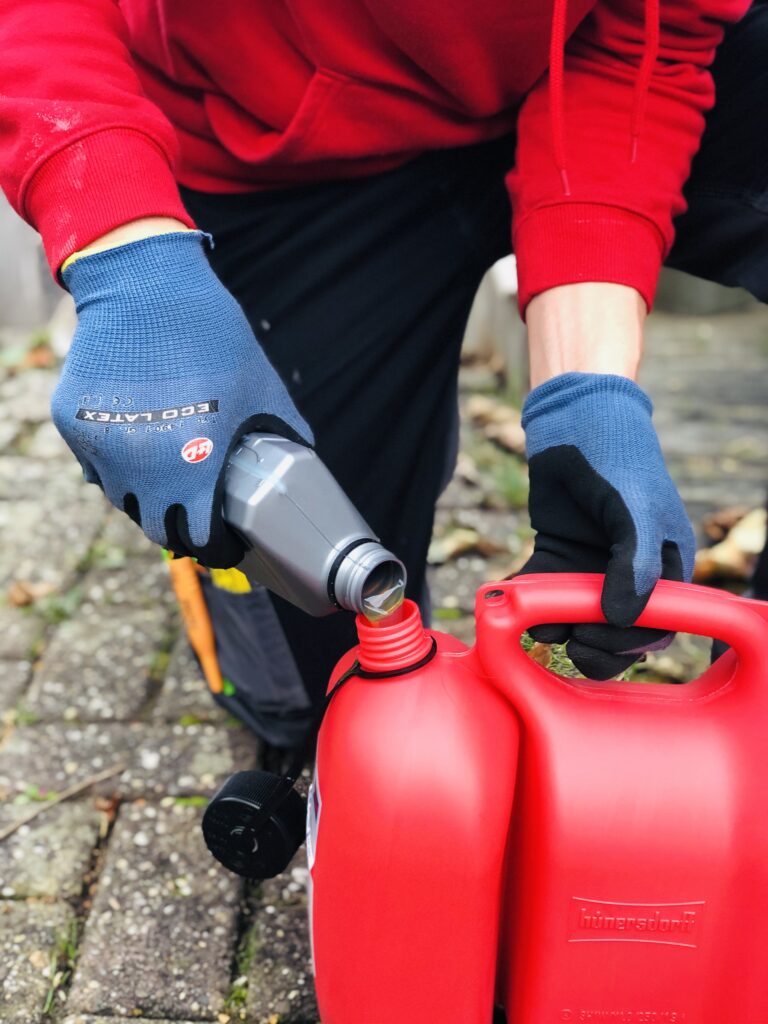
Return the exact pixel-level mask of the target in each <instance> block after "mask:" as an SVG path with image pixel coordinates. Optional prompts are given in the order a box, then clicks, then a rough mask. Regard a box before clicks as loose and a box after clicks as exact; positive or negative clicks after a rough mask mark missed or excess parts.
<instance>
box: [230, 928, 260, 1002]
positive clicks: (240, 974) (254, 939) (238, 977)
mask: <svg viewBox="0 0 768 1024" xmlns="http://www.w3.org/2000/svg"><path fill="white" fill-rule="evenodd" d="M258 951H259V938H258V934H257V924H256V922H255V921H254V920H252V919H249V921H248V925H247V927H246V929H245V931H244V932H243V934H242V935H241V937H240V942H239V943H238V947H237V951H236V953H235V962H234V965H233V970H234V978H233V980H232V984H231V985H230V988H229V992H228V993H227V998H226V1000H225V1001H224V1010H225V1012H226V1013H230V1014H232V1015H233V1016H236V1017H237V1019H239V1020H245V1006H246V1003H247V1001H248V977H249V974H250V970H251V967H252V965H253V962H254V960H255V959H256V955H257V953H258Z"/></svg>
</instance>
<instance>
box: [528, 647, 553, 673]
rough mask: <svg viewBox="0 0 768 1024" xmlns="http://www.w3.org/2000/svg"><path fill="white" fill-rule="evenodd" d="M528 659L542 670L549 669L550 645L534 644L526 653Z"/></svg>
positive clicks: (550, 658) (550, 659)
mask: <svg viewBox="0 0 768 1024" xmlns="http://www.w3.org/2000/svg"><path fill="white" fill-rule="evenodd" d="M528 657H529V658H530V659H531V661H535V662H536V664H537V665H541V667H542V668H549V663H550V662H551V661H552V644H540V643H535V644H534V645H533V647H532V648H531V649H530V651H528Z"/></svg>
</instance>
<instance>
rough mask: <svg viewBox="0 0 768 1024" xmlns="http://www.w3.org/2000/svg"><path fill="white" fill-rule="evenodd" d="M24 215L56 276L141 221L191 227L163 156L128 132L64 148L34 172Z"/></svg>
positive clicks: (111, 133) (142, 137)
mask: <svg viewBox="0 0 768 1024" xmlns="http://www.w3.org/2000/svg"><path fill="white" fill-rule="evenodd" d="M24 215H25V217H26V219H27V220H29V222H30V223H31V224H32V225H33V226H34V227H35V228H37V230H38V231H39V232H40V234H41V235H42V238H43V245H44V247H45V254H46V256H47V258H48V262H49V264H50V267H51V270H52V272H53V274H54V276H56V275H57V274H58V270H59V267H60V266H61V264H62V263H63V262H64V260H65V259H66V258H67V257H68V256H70V255H71V254H72V253H73V252H77V251H78V250H80V249H84V248H85V247H86V246H87V245H89V244H90V243H91V242H94V241H95V240H96V239H97V238H100V237H101V236H102V235H105V234H106V233H107V232H108V231H113V230H114V229H115V228H117V227H120V226H121V225H122V224H128V223H130V222H131V221H134V220H140V219H141V218H143V217H173V218H175V219H176V220H179V221H181V222H182V223H183V224H186V225H187V227H194V226H195V225H194V221H193V220H192V218H191V217H190V216H189V214H188V213H187V211H186V210H185V209H184V205H183V203H182V201H181V197H180V196H179V190H178V188H177V186H176V181H175V180H174V177H173V172H172V170H171V166H170V163H169V162H168V158H167V157H166V155H165V153H164V152H163V151H162V150H161V149H160V147H159V146H157V145H156V143H155V142H153V141H152V139H150V138H149V136H147V135H144V134H143V133H142V132H138V131H135V130H134V129H131V128H110V129H105V130H104V131H100V132H96V133H94V134H93V135H88V136H86V137H85V138H82V139H79V140H78V141H77V142H72V143H70V144H69V145H68V146H67V147H66V148H65V149H61V150H59V152H58V153H56V154H55V155H54V156H52V157H51V158H50V159H49V160H46V162H45V163H44V164H43V165H42V167H40V169H39V170H38V171H37V172H36V173H35V175H34V176H33V178H32V179H31V181H30V182H29V185H28V186H27V189H26V193H25V196H24Z"/></svg>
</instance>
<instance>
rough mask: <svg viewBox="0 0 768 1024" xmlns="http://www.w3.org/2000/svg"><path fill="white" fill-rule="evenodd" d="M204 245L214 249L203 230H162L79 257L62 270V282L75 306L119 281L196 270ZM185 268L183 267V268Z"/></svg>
mask: <svg viewBox="0 0 768 1024" xmlns="http://www.w3.org/2000/svg"><path fill="white" fill-rule="evenodd" d="M203 243H207V244H208V245H210V246H211V247H213V239H212V237H211V236H210V235H209V234H206V233H205V232H203V231H196V230H189V231H182V230H179V231H165V232H163V233H162V234H158V235H148V236H147V237H146V238H139V239H137V240H136V241H134V242H124V243H123V244H122V245H114V246H112V247H111V248H109V249H102V250H101V251H97V252H93V253H87V252H84V253H83V255H81V256H78V258H77V259H75V260H73V261H72V262H71V263H70V262H67V263H65V264H64V266H63V267H62V271H61V279H62V281H63V282H64V285H65V287H66V288H67V290H68V291H69V292H71V293H72V297H73V298H74V300H75V302H76V303H79V302H81V301H82V300H84V299H88V298H89V297H90V295H91V293H92V292H94V291H96V290H101V289H102V288H103V287H104V286H105V285H113V284H114V283H115V282H116V281H118V280H123V281H125V280H129V281H130V280H136V281H137V282H138V281H141V282H146V281H147V280H153V279H155V278H156V277H158V276H160V277H161V278H163V279H165V278H167V277H168V276H169V275H170V274H172V273H174V272H176V273H179V272H182V271H183V270H184V269H189V267H190V266H191V267H195V268H196V267H197V265H199V263H200V260H201V258H203V259H204V256H203ZM185 265H186V267H185Z"/></svg>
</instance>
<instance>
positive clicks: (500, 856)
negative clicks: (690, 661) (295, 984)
mask: <svg viewBox="0 0 768 1024" xmlns="http://www.w3.org/2000/svg"><path fill="white" fill-rule="evenodd" d="M601 585H602V578H601V577H595V576H565V575H558V576H541V577H533V576H528V577H520V578H518V579H516V580H514V581H512V582H508V583H502V584H491V585H488V586H486V587H484V588H482V589H481V590H480V592H479V594H478V599H477V643H476V646H475V648H473V649H472V650H466V649H462V648H461V647H460V646H459V645H457V644H456V642H455V641H452V640H450V638H446V637H442V636H440V635H439V634H429V633H425V632H424V630H423V628H422V627H421V625H420V622H419V621H418V614H417V612H416V610H415V608H414V607H413V606H411V607H409V609H408V612H407V614H406V616H405V617H404V619H403V622H402V623H400V624H399V625H398V626H392V627H390V626H386V625H385V626H384V627H379V629H378V630H376V627H371V626H366V625H364V624H361V625H360V641H361V642H360V646H359V647H358V648H356V649H355V651H353V652H351V653H350V655H349V656H348V657H347V659H345V660H344V661H343V662H342V663H341V664H340V666H339V668H338V670H337V675H336V678H338V677H340V676H341V674H342V673H344V672H345V671H349V670H350V668H352V666H353V665H354V664H355V662H356V661H357V663H358V669H357V671H358V672H359V671H360V669H362V672H363V676H362V677H361V675H359V674H357V675H355V674H353V675H351V676H350V678H349V680H348V681H347V682H346V683H345V684H344V686H343V687H342V688H341V689H340V690H339V692H338V693H337V695H336V697H335V698H334V700H333V701H332V703H331V706H330V708H329V712H328V715H327V716H326V720H325V723H324V725H323V729H322V732H321V737H320V744H319V749H318V760H317V771H318V775H317V786H318V789H317V792H316V793H315V799H314V801H313V808H314V810H315V811H318V810H319V819H318V818H317V817H316V819H315V821H314V824H313V828H312V830H311V840H312V843H311V855H312V858H313V867H312V877H313V882H314V900H313V939H314V950H315V959H316V970H317V989H318V998H319V1004H320V1010H321V1016H322V1020H323V1024H395V1022H398V1024H417V1022H424V1021H426V1022H429V1024H432V1022H434V1024H490V1019H491V1006H492V1003H493V1001H494V1000H493V995H494V985H495V991H496V1001H497V1002H498V1003H500V1004H502V1005H504V1006H505V1008H506V1011H507V1016H508V1021H509V1024H558V1022H574V1024H583V1022H595V1024H597V1022H604V1021H608V1022H618V1024H766V1022H768V969H767V968H768V964H767V963H766V960H768V814H767V813H766V811H768V771H767V770H766V767H765V757H764V753H763V751H764V746H765V737H766V733H767V732H768V679H766V678H765V676H766V672H765V668H764V661H765V654H764V643H765V639H766V636H767V635H768V624H767V623H766V608H765V606H764V605H762V604H761V603H758V602H752V601H747V600H744V599H740V598H736V597H733V596H731V595H727V594H722V593H718V592H715V591H712V590H709V589H705V588H701V587H694V586H689V585H684V584H676V583H666V582H663V583H661V584H659V586H658V587H657V589H656V591H655V592H654V594H653V596H652V598H651V601H650V602H649V605H648V608H647V609H646V611H645V613H644V614H643V616H642V618H641V620H640V622H641V624H642V625H646V626H651V627H657V628H662V629H672V630H677V631H682V632H688V633H699V634H704V635H707V636H717V637H719V638H720V639H723V640H725V641H727V642H728V643H729V644H730V645H731V648H732V650H731V651H730V652H728V654H726V655H724V656H723V657H722V658H720V659H719V660H718V661H717V662H716V663H715V665H714V666H712V667H711V668H710V669H709V670H708V671H707V672H706V673H705V674H704V675H702V676H701V677H700V678H699V679H697V680H695V681H693V682H691V683H687V684H684V685H681V686H670V685H668V684H661V683H658V684H654V683H642V684H639V683H635V684H632V683H619V682H609V683H597V682H591V681H589V680H571V679H562V678H560V677H557V676H554V675H553V674H552V673H550V672H548V671H547V670H545V669H544V668H542V667H541V666H539V665H537V664H535V663H534V662H532V661H531V660H530V659H529V658H528V657H527V656H526V655H525V653H524V652H523V651H522V649H521V647H520V644H519V638H520V635H521V633H522V632H523V631H524V630H525V629H526V628H528V627H529V626H532V625H535V624H537V623H541V622H558V621H560V622H566V621H567V622H598V621H602V615H601V612H600V590H601ZM398 629H399V630H400V632H401V635H400V639H397V637H396V635H395V632H392V631H397V630H398ZM374 631H375V632H374ZM406 635H407V636H406ZM433 638H434V644H435V646H436V650H435V651H434V653H433V652H432V646H433ZM427 646H428V647H429V650H427ZM408 661H410V664H411V666H413V665H414V664H417V665H418V666H419V667H417V668H414V669H413V670H412V671H409V670H408V669H409V666H408V664H406V663H407V662H408ZM366 664H367V665H368V666H369V668H368V669H366ZM388 666H391V668H388ZM366 673H368V675H366ZM380 673H385V674H384V675H381V674H380ZM518 733H519V742H518ZM510 824H511V827H509V826H510Z"/></svg>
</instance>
